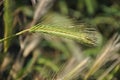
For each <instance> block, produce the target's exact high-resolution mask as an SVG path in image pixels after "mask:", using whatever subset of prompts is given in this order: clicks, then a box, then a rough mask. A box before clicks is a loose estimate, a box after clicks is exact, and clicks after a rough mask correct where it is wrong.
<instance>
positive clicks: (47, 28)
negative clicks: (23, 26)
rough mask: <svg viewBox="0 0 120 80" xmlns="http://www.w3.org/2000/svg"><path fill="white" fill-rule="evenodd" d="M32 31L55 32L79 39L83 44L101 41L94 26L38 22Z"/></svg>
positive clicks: (54, 33)
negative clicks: (55, 24)
mask: <svg viewBox="0 0 120 80" xmlns="http://www.w3.org/2000/svg"><path fill="white" fill-rule="evenodd" d="M30 32H42V33H48V34H53V35H56V36H61V37H67V38H70V39H74V40H77V41H79V42H81V43H83V44H88V45H93V46H96V45H97V44H98V43H99V37H100V36H98V35H99V34H98V33H97V31H96V30H95V29H94V28H85V26H83V25H80V26H77V27H74V26H69V27H66V26H64V27H63V26H54V25H43V24H38V25H35V26H33V27H32V28H31V29H30Z"/></svg>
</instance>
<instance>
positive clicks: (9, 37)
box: [0, 29, 29, 43]
mask: <svg viewBox="0 0 120 80" xmlns="http://www.w3.org/2000/svg"><path fill="white" fill-rule="evenodd" d="M28 31H29V29H26V30H23V31H20V32H18V33H16V34H14V35H12V36H8V37H6V38H3V39H0V43H2V42H3V41H5V40H8V39H11V38H13V37H16V36H19V35H21V34H23V33H25V32H28Z"/></svg>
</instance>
